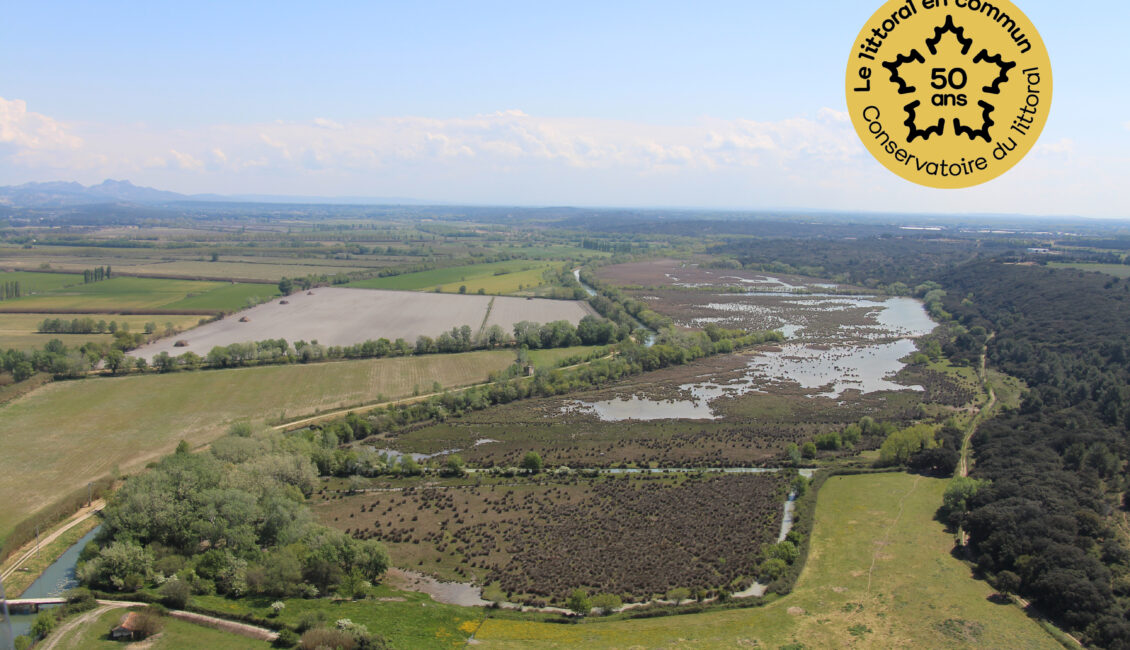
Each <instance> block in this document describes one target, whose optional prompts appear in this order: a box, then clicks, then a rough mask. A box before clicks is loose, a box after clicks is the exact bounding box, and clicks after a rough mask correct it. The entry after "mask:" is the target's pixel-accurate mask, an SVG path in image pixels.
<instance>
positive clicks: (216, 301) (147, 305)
mask: <svg viewBox="0 0 1130 650" xmlns="http://www.w3.org/2000/svg"><path fill="white" fill-rule="evenodd" d="M63 277H66V276H63ZM277 294H278V291H277V288H276V287H275V286H274V285H268V284H230V283H225V282H195V281H192V280H158V279H153V278H127V277H114V278H111V279H109V280H103V281H102V282H92V283H90V284H77V285H74V286H69V287H60V288H54V289H51V290H49V291H45V292H44V293H41V294H37V295H33V296H28V297H25V298H19V299H16V300H5V301H3V302H2V303H0V311H12V310H17V309H18V310H21V311H26V310H29V309H45V310H55V311H58V310H86V311H89V310H92V309H98V310H106V311H111V312H112V311H116V310H131V311H139V310H146V309H175V310H200V311H219V310H223V311H235V310H238V309H242V308H243V307H245V306H246V305H247V298H248V297H249V296H263V297H271V296H274V295H277Z"/></svg>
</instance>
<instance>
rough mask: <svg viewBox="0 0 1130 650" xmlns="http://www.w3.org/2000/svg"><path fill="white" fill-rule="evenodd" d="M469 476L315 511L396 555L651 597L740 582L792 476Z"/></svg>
mask: <svg viewBox="0 0 1130 650" xmlns="http://www.w3.org/2000/svg"><path fill="white" fill-rule="evenodd" d="M500 480H502V481H505V482H502V483H499V484H497V485H495V484H486V483H485V482H484V481H483V480H482V479H480V478H478V477H476V478H468V479H464V480H463V481H461V482H459V483H445V484H444V485H442V486H436V487H432V486H430V485H428V484H427V483H422V482H420V481H416V482H415V485H412V486H409V487H404V488H401V489H395V488H394V489H391V490H389V489H379V490H377V491H374V492H367V493H361V494H356V495H353V496H348V497H344V498H341V497H339V496H337V495H333V494H329V495H326V494H323V495H321V496H320V497H316V499H317V500H316V501H315V513H316V516H317V517H318V518H319V519H320V520H321V521H322V522H323V523H325V524H327V525H330V526H334V527H337V528H340V529H343V530H345V532H347V533H349V534H351V535H353V536H354V537H358V538H362V539H378V540H381V541H382V542H384V543H385V544H386V546H387V547H388V548H389V552H390V553H391V556H392V558H393V561H394V563H395V564H396V565H397V566H400V567H402V568H405V569H412V570H416V571H424V572H428V573H436V574H438V575H439V576H440V577H442V578H445V579H447V578H454V579H456V580H460V581H467V580H472V581H474V582H475V583H476V584H479V585H483V586H487V585H493V587H492V589H494V590H497V593H499V594H500V595H501V596H502V597H504V598H505V599H506V600H507V601H510V602H525V603H529V604H536V605H544V604H546V602H551V603H557V604H561V603H564V601H565V599H566V598H568V596H569V594H570V593H572V591H573V590H574V589H576V588H577V587H584V588H586V589H587V590H588V591H589V592H590V593H612V594H619V595H623V596H625V597H629V596H630V597H631V598H632V599H633V600H635V601H646V600H650V599H651V598H656V597H663V595H664V594H666V593H667V592H668V591H669V590H671V589H674V588H680V587H683V588H687V589H690V590H691V591H694V590H696V589H700V588H701V589H705V590H712V589H716V588H723V587H724V588H729V589H731V590H733V591H740V590H742V589H744V588H746V587H748V586H749V584H750V583H751V582H752V581H753V573H754V571H755V570H756V566H757V562H758V553H759V552H760V550H761V547H762V546H763V545H764V544H770V543H773V542H775V541H776V540H777V534H778V531H780V529H781V517H782V512H783V504H784V502H785V497H786V494H787V493H788V477H786V476H784V475H782V474H778V473H768V474H705V475H700V474H647V475H625V474H621V475H609V474H606V475H603V476H598V477H593V478H583V477H576V476H544V477H539V478H538V479H536V480H533V479H523V478H515V479H500Z"/></svg>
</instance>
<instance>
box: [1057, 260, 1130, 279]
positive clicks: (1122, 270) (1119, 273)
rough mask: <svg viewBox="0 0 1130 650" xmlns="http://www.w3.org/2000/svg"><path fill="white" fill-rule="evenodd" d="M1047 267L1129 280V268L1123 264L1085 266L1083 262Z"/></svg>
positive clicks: (1058, 263)
mask: <svg viewBox="0 0 1130 650" xmlns="http://www.w3.org/2000/svg"><path fill="white" fill-rule="evenodd" d="M1048 266H1050V267H1052V268H1053V269H1079V270H1080V271H1094V272H1096V273H1106V274H1107V275H1113V276H1114V277H1116V278H1130V266H1127V265H1124V264H1087V263H1085V262H1050V263H1048Z"/></svg>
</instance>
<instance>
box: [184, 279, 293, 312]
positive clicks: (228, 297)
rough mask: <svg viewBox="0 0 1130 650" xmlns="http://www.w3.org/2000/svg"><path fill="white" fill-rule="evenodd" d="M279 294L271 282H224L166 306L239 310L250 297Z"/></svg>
mask: <svg viewBox="0 0 1130 650" xmlns="http://www.w3.org/2000/svg"><path fill="white" fill-rule="evenodd" d="M277 295H280V294H279V291H278V288H277V287H275V286H274V285H270V284H224V285H221V286H219V287H217V288H215V289H212V290H210V291H207V292H205V293H197V294H195V295H193V294H189V295H188V296H186V297H185V298H184V299H182V300H178V301H177V302H173V303H169V304H167V305H165V307H164V308H165V309H203V310H218V311H237V310H239V309H243V308H244V307H246V306H247V301H248V299H249V298H257V299H259V300H265V299H270V298H273V297H275V296H277Z"/></svg>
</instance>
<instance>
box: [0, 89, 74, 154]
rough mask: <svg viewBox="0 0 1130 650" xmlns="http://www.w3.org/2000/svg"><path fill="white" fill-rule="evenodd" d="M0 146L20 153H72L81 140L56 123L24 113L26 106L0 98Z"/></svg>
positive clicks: (36, 115)
mask: <svg viewBox="0 0 1130 650" xmlns="http://www.w3.org/2000/svg"><path fill="white" fill-rule="evenodd" d="M0 143H4V144H9V145H12V146H14V147H16V148H17V149H19V150H25V151H26V150H31V151H36V150H44V149H47V150H50V149H75V148H77V147H79V146H80V145H81V144H82V140H81V139H79V138H77V137H75V136H72V135H69V134H67V133H66V132H65V131H64V130H63V126H62V125H61V124H59V123H58V122H56V121H55V120H53V119H51V118H50V117H47V116H46V115H41V114H39V113H32V112H29V111H28V110H27V103H26V102H24V101H22V100H19V99H13V100H6V99H4V98H3V97H0Z"/></svg>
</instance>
